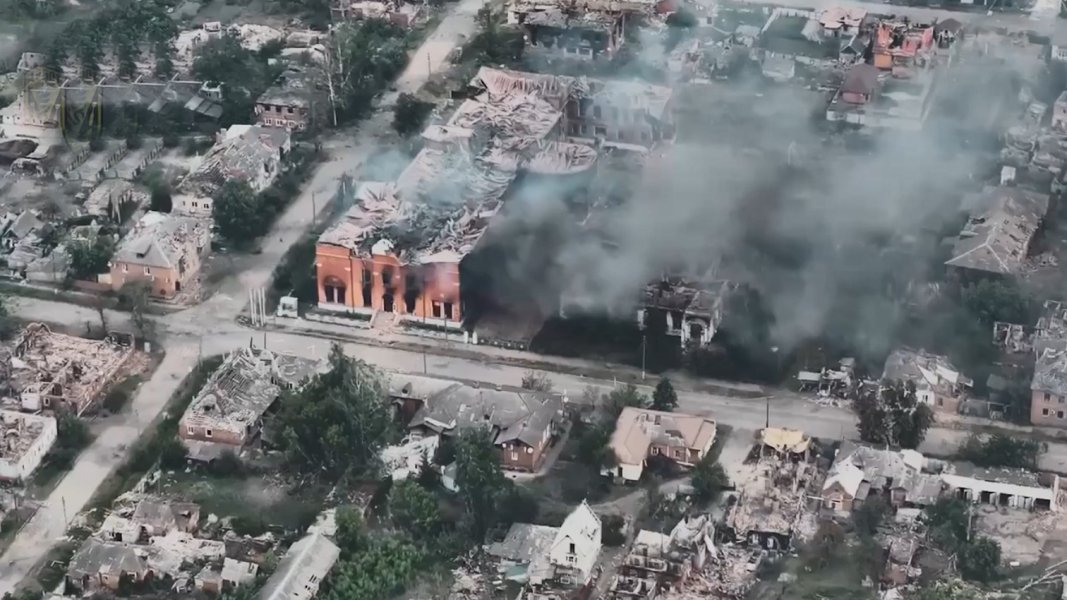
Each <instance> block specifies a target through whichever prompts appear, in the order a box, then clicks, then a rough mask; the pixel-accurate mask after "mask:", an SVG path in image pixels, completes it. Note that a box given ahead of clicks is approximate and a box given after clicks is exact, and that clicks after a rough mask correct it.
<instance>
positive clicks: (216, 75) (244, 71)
mask: <svg viewBox="0 0 1067 600" xmlns="http://www.w3.org/2000/svg"><path fill="white" fill-rule="evenodd" d="M160 50H162V48H160ZM158 60H165V59H163V58H158V55H157V61H158ZM192 70H193V76H194V77H196V78H197V79H200V80H202V81H205V82H208V83H215V84H221V85H222V112H223V117H222V121H223V122H224V123H236V122H245V123H247V122H250V121H251V120H252V107H253V104H254V100H255V98H256V97H257V96H259V95H260V94H261V93H262V92H263V90H265V89H266V88H267V86H268V85H270V83H271V81H272V79H273V77H272V73H271V72H270V71H269V70H268V69H267V66H266V64H265V63H263V62H261V61H260V60H259V59H258V57H257V56H256V54H255V53H254V52H252V51H250V50H246V49H245V48H243V47H242V46H241V40H240V39H239V38H238V37H237V36H235V35H224V36H222V37H219V38H216V39H213V40H209V41H208V42H207V43H205V44H203V45H201V46H200V47H198V48H197V49H196V52H195V54H194V57H193V69H192Z"/></svg>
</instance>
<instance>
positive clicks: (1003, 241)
mask: <svg viewBox="0 0 1067 600" xmlns="http://www.w3.org/2000/svg"><path fill="white" fill-rule="evenodd" d="M965 207H966V208H969V209H970V213H971V216H970V218H969V219H968V221H967V224H966V225H964V227H963V230H962V231H961V232H960V235H959V238H958V239H957V241H956V243H955V245H954V246H953V249H952V258H950V259H948V260H947V261H945V265H946V266H948V267H951V268H952V269H953V270H954V271H956V272H957V273H959V274H960V275H961V276H963V277H965V278H967V277H970V278H973V277H983V276H985V277H988V276H1001V277H1005V276H1007V277H1010V276H1013V275H1018V274H1020V273H1021V271H1022V270H1023V268H1024V266H1025V264H1026V259H1027V256H1028V255H1029V253H1030V245H1031V243H1032V242H1033V241H1034V238H1035V237H1036V236H1037V234H1038V232H1039V231H1040V230H1041V226H1042V224H1043V223H1044V219H1045V215H1046V213H1048V209H1049V197H1048V195H1047V194H1039V193H1036V192H1031V191H1028V190H1025V189H1022V188H1018V187H986V188H985V189H984V190H983V191H982V193H981V194H979V195H977V196H973V197H971V198H969V199H968V200H967V201H966V205H965Z"/></svg>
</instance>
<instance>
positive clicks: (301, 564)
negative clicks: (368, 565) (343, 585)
mask: <svg viewBox="0 0 1067 600" xmlns="http://www.w3.org/2000/svg"><path fill="white" fill-rule="evenodd" d="M340 554H341V550H340V549H339V548H338V547H337V546H335V545H334V543H333V542H331V541H330V540H328V539H326V538H325V537H323V536H322V534H318V533H312V534H308V535H306V536H304V537H303V538H301V539H300V540H299V541H298V542H296V543H295V544H293V545H292V546H290V547H289V550H288V551H287V552H286V553H285V556H283V557H282V559H281V561H279V562H278V568H277V569H276V570H275V571H274V574H273V575H271V576H270V579H268V580H267V583H266V584H265V585H264V586H263V589H262V590H261V591H260V592H259V598H260V599H261V600H291V599H292V598H307V597H311V596H314V593H312V594H310V595H309V594H308V593H307V589H310V588H305V586H307V585H315V589H318V582H319V581H321V580H322V579H324V578H325V577H326V574H327V573H329V572H330V569H332V568H333V565H334V563H335V562H337V557H338V556H339V555H340ZM312 578H314V579H312Z"/></svg>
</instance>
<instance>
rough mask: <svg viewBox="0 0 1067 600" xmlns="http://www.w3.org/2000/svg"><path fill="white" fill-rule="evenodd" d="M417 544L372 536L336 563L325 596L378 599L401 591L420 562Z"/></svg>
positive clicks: (341, 599)
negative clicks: (361, 549) (334, 571)
mask: <svg viewBox="0 0 1067 600" xmlns="http://www.w3.org/2000/svg"><path fill="white" fill-rule="evenodd" d="M423 559H424V556H423V555H422V553H421V552H420V551H419V549H418V548H417V547H415V546H414V545H413V544H410V543H408V542H405V541H402V540H398V539H396V538H384V539H381V538H379V539H375V540H374V542H373V543H371V544H370V545H369V546H368V547H367V548H366V549H365V550H363V551H361V552H358V553H356V554H355V555H354V556H352V557H351V558H350V559H348V560H345V561H342V562H341V563H340V564H339V565H338V566H337V567H336V574H335V575H333V577H332V585H331V587H330V590H329V591H328V592H327V593H326V595H325V596H324V598H325V600H381V599H382V598H391V597H393V596H396V595H397V594H399V593H401V592H403V591H404V589H405V588H406V587H407V586H408V584H410V583H411V581H412V579H414V577H415V574H416V572H417V571H418V569H419V567H420V566H421V565H422V562H423Z"/></svg>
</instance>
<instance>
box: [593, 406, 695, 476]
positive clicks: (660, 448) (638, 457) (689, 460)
mask: <svg viewBox="0 0 1067 600" xmlns="http://www.w3.org/2000/svg"><path fill="white" fill-rule="evenodd" d="M715 431H716V426H715V420H714V419H710V418H708V417H697V416H693V415H687V414H684V413H678V412H673V413H670V412H661V411H656V410H647V409H643V408H634V407H627V408H624V409H623V410H622V413H621V414H620V415H619V419H618V420H617V421H616V422H615V431H614V432H613V433H612V434H611V444H610V445H611V450H612V452H613V453H614V454H615V460H616V465H615V466H614V467H612V468H611V469H606V470H605V472H604V474H606V475H610V476H612V477H618V478H620V479H622V480H623V481H638V480H640V479H641V474H642V473H643V472H644V468H645V462H646V461H647V460H648V458H649V457H652V456H663V457H665V458H668V459H671V460H673V461H674V462H675V463H677V464H679V465H683V466H687V467H692V466H694V465H696V463H697V462H699V461H700V459H702V458H704V457H705V456H706V455H707V453H708V452H709V451H710V450H711V447H712V446H713V445H714V444H715Z"/></svg>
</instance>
